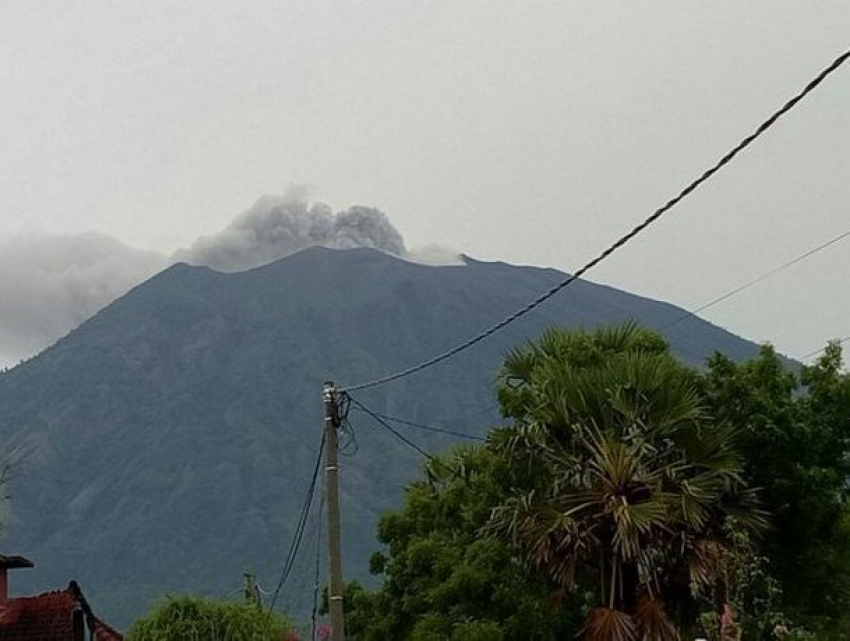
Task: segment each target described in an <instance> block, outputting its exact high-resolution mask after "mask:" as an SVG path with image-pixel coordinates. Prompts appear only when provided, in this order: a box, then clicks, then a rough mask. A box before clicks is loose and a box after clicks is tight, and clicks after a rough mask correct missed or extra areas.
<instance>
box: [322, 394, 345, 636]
mask: <svg viewBox="0 0 850 641" xmlns="http://www.w3.org/2000/svg"><path fill="white" fill-rule="evenodd" d="M323 398H324V401H325V488H326V491H327V497H328V501H327V506H328V558H329V563H328V567H329V570H330V584H329V585H328V610H329V611H330V615H331V629H332V630H333V632H332V636H331V641H345V620H344V618H343V616H344V615H343V602H342V599H343V584H342V554H341V553H340V545H339V541H340V536H339V465H338V456H337V449H338V447H339V434H338V432H337V430H338V429H339V424H340V420H339V416H338V415H337V405H336V386H335V385H334V383H333V381H326V382H325V388H324V394H323Z"/></svg>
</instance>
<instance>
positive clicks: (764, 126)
mask: <svg viewBox="0 0 850 641" xmlns="http://www.w3.org/2000/svg"><path fill="white" fill-rule="evenodd" d="M848 58H850V50H848V51H846V52H844V53H842V54H841V55H840V56H838V58H836V59H835V60H834V61H833V62H832V63H831V64H830V65H829V66H827V67H826V68H825V69H824V70H823V71H821V72H820V73H819V74H818V75H817V76H815V78H814V79H812V80H811V81H810V82H809V83H808V84H807V85H806V86H805V87H804V88H803V89H802V90H801V91H800V92H799V93H798V94H797V95H795V96H794V97H793V98H791V99H790V100H789V101H788V102H786V103H785V104H784V105H782V107H780V108H779V109H778V110H777V111H775V112H774V113H773V114H772V115H771V116H770V117H769V118H768V119H767V120H765V121H764V122H763V123H761V124H760V125H759V126H758V127H757V128H756V129H755V131H753V133H751V134H750V135H748V136H746V137H745V138H743V139H742V140H741V141H740V142H739V143H738V144H737V145H735V146H734V147H733V148H732V149H731V150H730V151H729V152H727V153H726V155H724V156H723V157H722V158H721V159H720V160H718V161H717V162H716V163H715V164H714V165H713V166H712V167H710V168H709V169H707V170H706V171H705V172H703V173H702V175H701V176H699V177H698V178H697V179H696V180H694V181H693V182H691V183H690V184H689V185H688V186H687V187H685V188H684V189H682V191H680V192H679V193H678V195H676V196H675V197H673V198H671V199H670V200H668V201H667V202H666V203H665V204H664V205H662V206H661V207H659V208H658V209H656V210H655V211H654V212H653V213H652V214H651V215H650V216H648V217H647V218H646V219H645V220H644V221H643V222H641V223H640V224H638V225H637V226H636V227H634V228H633V229H632V230H631V231H630V232H628V233H627V234H625V235H624V236H621V237H620V238H619V239H617V240H616V241H615V242H614V243H613V244H611V245H610V246H608V247H607V248H606V249H605V250H604V251H602V252H601V253H600V254H599V255H598V256H596V257H595V258H594V259H592V260H591V261H590V262H588V263H586V264H585V265H584V266H583V267H581V268H580V269H579V270H578V271H576V272H575V273H574V274H572V275H571V276H568V277H567V278H566V279H565V280H563V281H562V282H560V283H559V284H557V285H555V286H554V287H552V288H551V289H549V290H548V291H547V292H545V293H544V294H542V295H540V296H538V297H537V298H535V299H534V300H533V301H531V302H530V303H528V304H527V305H525V306H524V307H522V308H520V309H518V310H517V311H516V312H514V313H513V314H511V315H510V316H508V317H506V318H504V319H503V320H501V321H499V322H498V323H496V324H495V325H493V326H492V327H490V328H488V329H486V330H484V331H483V332H481V333H480V334H477V335H476V336H473V337H472V338H470V339H468V340H466V341H464V342H462V343H460V344H458V345H456V346H455V347H453V348H451V349H449V350H448V351H445V352H443V353H441V354H438V355H437V356H434V357H433V358H429V359H428V360H426V361H422V362H421V363H418V364H416V365H413V366H411V367H408V368H407V369H403V370H401V371H398V372H396V373H394V374H389V375H387V376H383V377H381V378H376V379H374V380H371V381H368V382H365V383H360V384H358V385H349V386H346V387H344V388H342V389H345V390H347V391H349V392H353V391H357V390H363V389H367V388H370V387H377V386H378V385H384V384H386V383H390V382H392V381H396V380H398V379H400V378H405V377H407V376H410V375H412V374H416V373H417V372H421V371H422V370H424V369H426V368H428V367H431V366H432V365H436V364H437V363H440V362H442V361H444V360H447V359H449V358H452V357H453V356H455V355H457V354H459V353H460V352H462V351H464V350H466V349H469V348H470V347H472V346H473V345H476V344H477V343H480V342H481V341H483V340H485V339H486V338H489V337H490V336H492V335H493V334H495V333H496V332H498V331H500V330H501V329H503V328H504V327H506V326H507V325H510V324H511V323H513V322H514V321H516V320H517V319H519V318H521V317H522V316H525V315H526V314H527V313H528V312H530V311H531V310H533V309H535V308H536V307H538V306H539V305H541V304H542V303H544V302H546V301H547V300H549V299H550V298H552V296H554V295H555V294H557V293H558V292H560V291H561V290H562V289H564V288H566V287H568V286H569V285H571V284H572V283H574V282H575V281H577V280H578V279H579V278H581V277H582V276H583V275H584V274H586V273H587V272H589V271H590V270H591V269H593V268H594V267H596V266H597V265H598V264H599V263H601V262H603V261H604V260H605V259H607V258H608V257H609V256H610V255H611V254H613V253H614V252H615V251H617V250H618V249H620V248H621V247H622V246H623V245H625V244H626V243H628V242H629V241H631V240H632V239H633V238H635V237H636V236H637V235H638V234H640V233H641V232H643V231H644V230H645V229H646V228H647V227H649V226H650V225H652V224H653V223H654V222H656V221H657V220H658V219H659V218H661V217H662V216H663V215H664V214H666V213H667V212H668V211H670V210H671V209H673V207H675V206H676V205H677V204H679V203H680V202H681V201H682V200H684V199H685V198H686V197H687V196H689V195H690V194H691V193H693V192H694V191H696V189H697V188H698V187H700V186H701V185H702V184H703V183H704V182H706V181H707V180H708V179H709V178H711V177H712V176H714V174H716V173H717V172H718V171H720V170H721V169H722V168H723V167H724V166H725V165H727V164H729V163H730V162H731V161H732V160H733V159H734V158H735V157H736V156H737V155H738V154H739V153H740V152H741V151H743V150H744V149H746V148H747V147H749V146H750V145H751V144H752V143H753V142H754V141H755V140H756V139H757V138H759V137H760V136H761V135H762V134H764V133H765V132H766V131H767V130H768V129H770V128H771V127H772V126H773V125H774V124H775V123H776V121H777V120H779V119H780V118H781V117H782V116H784V115H785V114H786V113H788V112H789V111H791V109H793V108H794V107H795V106H796V105H797V103H799V102H800V101H801V100H802V99H803V98H805V97H806V96H807V95H808V94H809V93H811V92H812V91H813V90H814V89H815V88H816V87H817V86H818V85H819V84H821V83H822V82H823V81H824V80H825V79H826V78H827V76H829V75H830V74H832V73H833V72H834V71H835V70H836V69H838V68H839V67H840V66H841V65H843V64H844V63H845V62H846V61H847V59H848Z"/></svg>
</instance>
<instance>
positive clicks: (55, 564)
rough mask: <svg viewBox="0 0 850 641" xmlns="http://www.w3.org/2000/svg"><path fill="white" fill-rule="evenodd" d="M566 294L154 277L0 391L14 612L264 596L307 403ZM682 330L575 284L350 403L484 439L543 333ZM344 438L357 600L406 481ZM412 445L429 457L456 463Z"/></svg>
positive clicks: (306, 444) (365, 267)
mask: <svg viewBox="0 0 850 641" xmlns="http://www.w3.org/2000/svg"><path fill="white" fill-rule="evenodd" d="M563 277H564V275H563V274H561V273H559V272H557V271H554V270H546V269H537V268H528V267H515V266H510V265H506V264H502V263H482V262H477V261H471V260H470V261H468V262H467V264H466V265H464V266H452V267H429V266H423V265H417V264H413V263H408V262H405V261H402V260H400V259H397V258H394V257H391V256H388V255H385V254H381V253H379V252H376V251H373V250H347V251H334V250H327V249H321V248H312V249H309V250H306V251H303V252H301V253H299V254H296V255H293V256H290V257H288V258H285V259H283V260H281V261H278V262H276V263H272V264H270V265H266V266H264V267H260V268H257V269H254V270H251V271H247V272H241V273H231V274H225V273H219V272H215V271H213V270H210V269H206V268H198V267H189V266H186V265H176V266H174V267H171V268H170V269H168V270H166V271H164V272H162V273H160V274H159V275H157V276H155V277H154V278H152V279H151V280H149V281H148V282H146V283H144V284H142V285H140V286H139V287H137V288H136V289H134V290H133V291H131V292H130V293H129V294H127V295H126V296H124V297H123V298H121V299H120V300H118V301H116V302H115V303H113V304H112V305H110V306H109V307H107V308H106V309H104V310H102V311H101V312H100V313H99V314H97V315H96V316H95V317H93V318H92V319H90V320H89V321H87V322H86V323H84V324H83V325H82V326H81V327H80V328H78V329H77V330H76V331H74V332H72V333H71V334H70V335H69V336H67V337H66V338H64V339H63V340H61V341H59V342H58V343H57V344H56V345H54V346H53V347H51V348H50V349H48V350H46V351H45V352H44V353H42V354H40V355H39V356H38V357H36V358H34V359H32V360H30V361H28V362H26V363H24V364H22V365H20V366H19V367H17V368H15V369H13V370H11V371H9V372H7V373H5V374H3V375H0V434H2V436H3V438H4V440H5V443H6V444H7V447H8V448H13V447H19V448H21V451H22V452H24V456H23V458H22V459H21V460H20V462H19V463H18V464H17V465H16V467H15V474H14V479H13V481H12V483H11V495H12V501H11V514H10V515H9V517H8V518H7V519H6V521H7V527H6V530H7V536H6V538H5V540H4V542H3V547H4V550H5V552H6V553H20V554H24V555H26V556H29V557H30V558H32V559H33V560H34V561H35V562H36V569H35V570H33V571H30V574H29V575H26V574H24V573H21V574H20V576H16V577H15V578H14V581H15V589H16V591H17V590H20V591H28V590H34V589H39V588H43V587H56V586H60V585H63V584H64V583H66V582H67V580H68V579H70V578H76V579H77V580H78V581H80V582H81V585H83V587H84V588H85V589H86V593H87V594H88V595H89V597H90V599H91V600H92V602H93V603H94V604H95V606H96V607H97V609H98V611H99V612H102V613H103V615H104V616H105V617H106V618H107V619H108V620H115V621H116V622H117V623H118V624H127V623H128V622H129V621H131V620H132V618H133V617H135V616H137V615H139V614H140V613H141V612H143V611H144V610H145V609H146V608H147V607H148V606H149V600H150V599H151V598H152V597H154V596H157V595H162V594H164V593H166V592H170V593H174V592H180V591H193V592H205V593H210V594H218V595H226V594H227V593H234V592H235V591H236V590H237V589H238V588H239V585H240V581H241V575H242V572H243V571H244V570H245V569H246V568H251V569H253V570H254V571H256V572H257V575H258V579H259V581H260V584H261V585H263V586H264V587H265V588H266V589H269V588H270V587H273V586H274V584H275V583H276V580H277V576H278V573H279V571H280V564H281V562H282V559H283V556H284V555H285V553H286V549H287V545H288V542H289V537H290V536H291V533H292V530H293V527H294V524H295V520H296V516H297V514H298V510H299V507H300V503H301V501H302V497H303V492H304V489H305V486H306V483H307V480H308V479H309V477H310V474H311V471H312V466H313V463H314V460H315V452H316V450H317V447H318V442H319V437H320V431H321V426H322V405H321V387H322V381H324V380H325V379H327V378H334V379H335V380H337V382H338V383H340V384H346V383H357V382H360V381H362V380H365V379H371V378H373V377H376V376H380V375H383V374H387V373H390V372H392V371H395V370H398V369H401V368H404V367H407V366H409V365H411V364H413V363H415V362H418V361H419V360H421V359H424V358H427V357H430V356H432V355H434V354H435V353H437V352H439V351H442V350H445V349H447V348H449V347H451V346H453V345H454V344H455V343H457V342H458V341H460V340H463V339H465V338H468V337H469V336H471V335H473V334H475V333H477V332H479V331H481V330H482V329H483V328H485V327H487V326H489V325H491V324H492V323H493V322H495V321H497V320H500V319H502V318H503V317H505V316H506V315H507V314H509V313H511V312H513V311H514V310H515V309H516V308H517V307H519V306H521V305H523V304H525V303H526V302H527V301H528V300H529V299H530V298H532V297H533V296H536V295H537V294H539V293H540V292H542V291H544V290H546V289H548V288H549V287H551V286H552V285H553V284H555V283H556V282H558V281H560V280H561V279H562V278H563ZM681 314H682V310H681V309H679V308H676V307H673V306H671V305H667V304H664V303H659V302H657V301H652V300H649V299H646V298H640V297H637V296H633V295H630V294H627V293H624V292H621V291H618V290H615V289H612V288H609V287H603V286H600V285H595V284H592V283H588V282H577V283H575V285H574V286H573V287H571V288H570V289H569V290H567V291H565V292H563V293H561V294H559V295H558V296H556V297H555V298H553V299H552V300H550V301H549V302H548V303H546V304H545V305H543V306H541V307H540V308H538V309H537V310H535V311H534V312H532V313H530V314H528V315H527V316H526V317H524V318H523V319H521V320H520V321H518V322H516V323H514V324H512V325H511V326H509V327H508V328H506V329H505V330H504V331H502V332H500V333H498V334H497V335H495V336H493V337H492V338H490V339H488V340H487V341H485V342H483V343H482V344H480V345H477V346H475V347H474V348H472V349H470V350H468V351H467V352H464V353H463V354H461V355H459V356H458V357H456V358H454V359H452V360H451V362H450V363H446V364H443V365H439V366H436V367H434V368H431V369H429V370H427V371H425V372H422V373H421V374H418V375H416V376H413V377H410V378H406V379H404V380H401V381H397V382H395V383H393V384H391V385H388V386H386V387H380V388H376V389H374V390H367V391H364V392H363V394H362V395H358V398H361V400H363V402H365V403H366V404H367V405H369V406H370V407H372V408H373V409H375V410H377V411H382V412H386V413H388V414H392V415H396V416H401V417H404V418H408V419H411V420H415V421H421V422H426V423H433V424H437V425H444V426H447V427H451V428H453V429H456V430H461V431H467V432H469V433H475V434H479V435H480V434H483V433H484V432H485V431H486V428H487V427H488V425H492V424H494V422H495V421H496V420H497V412H496V411H495V409H494V407H495V402H494V399H493V393H492V381H493V378H494V375H495V373H496V371H497V369H498V366H499V364H500V362H501V359H502V357H503V355H504V353H505V352H506V351H507V350H509V349H510V348H512V347H514V346H516V345H518V344H519V343H521V342H523V341H525V340H527V339H530V338H534V337H536V336H537V335H538V334H539V333H540V332H541V331H542V330H543V329H544V328H545V327H547V326H550V325H553V324H558V325H563V326H577V325H586V326H594V325H598V324H601V323H610V322H619V321H622V320H625V319H628V318H634V319H635V320H637V321H639V322H642V323H645V324H647V325H649V326H654V327H663V326H665V325H666V324H668V323H669V322H671V321H672V320H674V319H676V318H678V317H679V316H680V315H681ZM669 339H670V341H671V344H672V346H673V348H674V350H675V351H676V352H677V354H679V356H680V357H682V358H683V359H685V360H687V361H689V362H692V363H695V364H696V363H700V362H701V361H702V360H703V359H704V358H705V357H706V356H707V355H708V354H710V353H711V352H712V351H714V350H721V351H724V352H726V353H727V354H729V355H730V356H732V357H734V358H743V357H747V356H750V355H752V354H754V353H755V349H756V348H755V346H754V345H753V344H751V343H748V342H746V341H744V340H742V339H739V338H737V337H735V336H733V335H731V334H729V333H727V332H725V331H723V330H721V329H719V328H717V327H714V326H712V325H710V324H708V323H706V322H704V321H701V320H698V319H691V320H688V321H686V322H683V323H679V324H677V325H675V326H674V327H672V328H671V332H670V334H669ZM352 423H353V425H354V427H355V430H356V434H357V440H358V443H359V451H358V452H357V453H356V455H354V456H351V457H350V458H343V459H342V465H343V466H344V467H343V472H342V483H343V488H342V494H343V496H342V500H343V505H342V509H343V529H344V532H343V537H344V550H343V552H344V557H345V564H346V565H345V570H346V574H347V575H348V576H359V577H361V578H365V576H366V575H367V571H366V565H367V561H368V557H369V555H370V553H371V552H372V551H373V550H374V549H375V547H376V544H375V523H376V520H377V517H378V514H379V513H380V512H381V511H382V510H384V509H386V508H387V507H389V506H392V505H395V504H398V502H399V500H400V496H401V492H402V488H403V485H404V483H405V481H406V480H409V479H410V478H411V477H412V476H414V475H415V473H416V469H417V464H418V460H417V456H416V454H415V453H414V452H411V451H410V450H409V449H407V448H405V447H403V446H399V444H398V443H397V441H395V440H393V438H392V437H391V436H390V435H388V434H387V433H385V432H383V431H382V430H380V428H377V427H375V426H374V425H372V424H371V423H369V421H368V420H367V418H366V417H365V416H362V415H357V414H352ZM407 434H408V435H409V436H410V438H411V439H412V440H415V441H416V442H417V443H419V444H421V445H422V446H423V447H424V448H426V449H430V450H438V449H441V448H444V447H446V446H447V445H449V444H450V443H451V442H452V439H451V438H448V437H443V436H440V435H435V434H422V433H417V432H407ZM311 522H313V521H311ZM304 545H305V548H304V553H303V554H302V556H301V557H300V558H299V562H298V563H297V564H296V567H295V572H294V577H293V580H292V581H291V583H290V584H289V586H291V587H290V589H289V590H287V591H286V592H285V593H284V599H283V604H284V605H285V606H286V607H290V608H294V609H296V610H298V609H303V608H304V607H305V606H306V604H307V603H308V602H309V598H310V595H309V594H308V592H309V589H310V588H308V586H310V587H311V584H312V578H311V574H312V569H311V564H312V563H313V561H311V560H310V558H309V557H311V556H313V555H314V554H315V547H314V546H315V533H314V532H313V531H312V530H310V531H308V535H307V536H306V538H305V543H304Z"/></svg>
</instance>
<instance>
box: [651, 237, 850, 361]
mask: <svg viewBox="0 0 850 641" xmlns="http://www.w3.org/2000/svg"><path fill="white" fill-rule="evenodd" d="M848 236H850V231H845V232H844V233H843V234H839V235H838V236H836V237H835V238H832V239H831V240H828V241H827V242H825V243H823V244H821V245H818V246H817V247H815V248H814V249H810V250H809V251H807V252H806V253H804V254H801V255H799V256H797V257H796V258H794V259H792V260H789V261H787V262H784V263H782V264H781V265H779V266H778V267H774V268H773V269H771V270H770V271H767V272H765V273H764V274H762V275H761V276H759V277H758V278H754V279H753V280H751V281H748V282H746V283H744V284H743V285H740V286H738V287H736V288H735V289H733V290H731V291H728V292H726V293H725V294H723V295H722V296H718V297H717V298H715V299H714V300H712V301H710V302H708V303H706V304H705V305H701V306H700V307H697V308H696V309H695V310H693V311H690V312H686V313H684V314H682V315H681V316H679V317H678V318H676V319H675V320H673V321H671V322H670V323H667V324H666V325H664V327H662V328H661V331H664V330H665V329H668V328H670V327H673V325H678V324H679V323H681V322H682V321H684V320H687V319H689V318H692V317H695V316H696V315H697V314H699V313H700V312H702V311H704V310H706V309H708V308H709V307H714V306H715V305H717V304H718V303H722V302H723V301H724V300H727V299H729V298H732V296H734V295H735V294H739V293H741V292H742V291H744V290H745V289H749V288H750V287H752V286H753V285H757V284H759V283H760V282H762V281H764V280H767V279H768V278H770V277H771V276H773V275H775V274H778V273H779V272H781V271H783V270H786V269H788V268H789V267H792V266H793V265H796V264H797V263H799V262H801V261H803V260H805V259H806V258H809V257H810V256H814V255H815V254H817V253H818V252H821V251H823V250H824V249H826V248H827V247H829V246H830V245H834V244H835V243H837V242H839V241H841V240H844V239H845V238H847V237H848ZM804 358H805V357H804Z"/></svg>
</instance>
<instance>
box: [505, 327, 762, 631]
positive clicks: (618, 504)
mask: <svg viewBox="0 0 850 641" xmlns="http://www.w3.org/2000/svg"><path fill="white" fill-rule="evenodd" d="M500 382H501V385H500V390H499V397H500V401H501V403H502V407H503V411H504V413H505V415H506V416H507V417H508V418H512V419H513V421H514V425H513V426H512V427H511V428H508V429H505V430H502V431H500V432H498V433H497V434H496V436H494V437H493V439H492V444H493V447H495V448H496V449H497V450H498V451H501V452H503V453H504V454H506V455H509V456H511V457H519V460H521V461H525V462H526V463H527V464H528V465H529V467H537V468H538V469H540V470H545V472H543V473H541V474H539V475H538V476H537V478H538V479H539V480H538V481H537V482H535V483H534V484H533V485H532V486H531V487H527V488H523V489H522V490H520V491H518V492H517V493H516V495H515V496H513V497H512V498H510V499H509V500H508V501H507V502H506V503H505V504H504V505H502V506H500V507H498V508H497V509H496V510H495V511H494V513H493V517H492V520H491V529H492V531H494V532H496V533H498V534H500V535H501V536H506V537H508V538H509V539H510V541H511V542H512V543H513V544H514V545H515V546H516V548H517V550H518V551H519V552H520V553H521V555H522V556H523V557H524V558H525V559H527V560H528V561H529V562H530V563H531V564H532V565H533V566H535V567H537V568H538V569H541V570H543V571H545V572H546V573H548V574H549V575H550V576H551V577H552V578H553V579H554V580H555V581H556V582H557V583H558V584H559V585H560V586H561V588H562V590H563V591H564V592H567V591H570V590H573V589H574V587H575V586H576V584H577V577H579V576H581V577H583V578H584V579H585V584H586V580H587V579H588V577H591V579H592V582H593V585H595V586H596V587H595V592H596V597H595V602H596V607H595V608H594V609H593V610H591V612H590V614H589V615H588V617H587V619H586V622H585V625H584V628H583V636H584V637H585V638H587V639H592V640H596V639H606V640H619V639H622V640H626V641H630V640H633V639H661V640H664V639H675V638H678V636H679V629H680V626H679V625H678V624H680V623H681V622H682V621H683V620H685V619H688V618H692V616H691V615H692V614H694V613H687V612H685V611H684V609H685V608H686V607H687V604H688V602H689V600H690V597H689V596H688V595H689V592H690V591H694V592H698V591H702V592H704V593H707V594H709V595H711V594H710V593H711V591H712V590H713V589H715V588H717V587H718V585H719V582H722V579H723V577H722V574H723V573H722V569H723V565H724V559H725V558H726V552H727V551H728V549H729V536H728V533H727V531H726V528H725V524H726V520H727V518H728V517H730V516H734V517H735V518H736V522H737V523H738V524H743V526H744V527H748V528H752V529H757V528H758V527H760V525H761V524H762V523H763V519H762V516H761V513H760V512H759V511H758V509H757V507H756V504H755V497H754V495H753V492H752V491H750V490H748V489H747V488H746V487H745V486H744V483H743V482H742V480H741V477H740V472H741V462H740V460H739V458H738V456H737V453H736V452H735V450H734V434H733V433H732V432H731V430H729V429H728V428H726V427H723V426H718V425H715V424H714V423H713V422H712V421H711V420H710V419H709V417H707V416H706V414H705V412H704V410H703V409H702V406H701V404H700V398H699V394H698V391H697V389H696V376H695V375H694V374H693V372H692V371H691V370H689V369H687V368H686V367H684V366H683V365H681V364H680V363H678V362H677V361H676V360H675V359H674V358H673V357H672V356H671V355H670V353H669V351H668V348H667V346H666V344H665V343H664V341H663V340H662V339H661V338H660V337H659V336H657V335H656V334H653V333H651V332H649V331H647V330H644V329H641V328H639V327H637V326H636V325H634V324H626V325H622V326H619V327H615V328H610V329H603V330H598V331H596V332H593V333H589V332H584V331H577V332H564V331H555V330H553V331H550V332H548V333H547V334H545V335H544V336H543V338H542V339H541V340H540V341H539V342H538V343H536V344H531V345H529V346H527V347H526V348H524V349H520V350H518V351H515V352H514V353H512V354H511V355H510V356H509V357H508V359H507V360H506V362H505V365H504V368H503V371H502V373H501V379H500ZM718 606H720V604H719V603H718Z"/></svg>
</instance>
